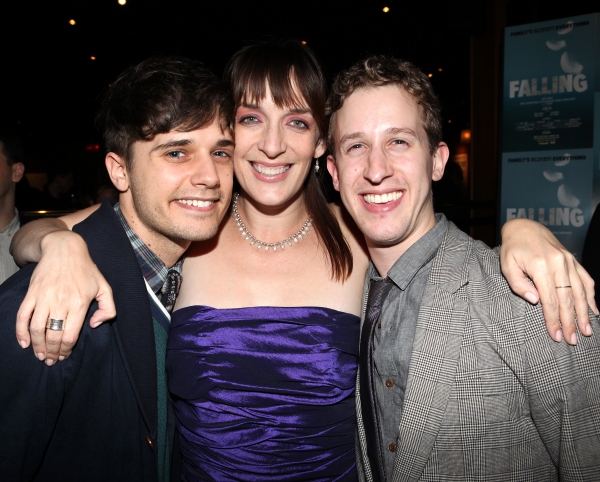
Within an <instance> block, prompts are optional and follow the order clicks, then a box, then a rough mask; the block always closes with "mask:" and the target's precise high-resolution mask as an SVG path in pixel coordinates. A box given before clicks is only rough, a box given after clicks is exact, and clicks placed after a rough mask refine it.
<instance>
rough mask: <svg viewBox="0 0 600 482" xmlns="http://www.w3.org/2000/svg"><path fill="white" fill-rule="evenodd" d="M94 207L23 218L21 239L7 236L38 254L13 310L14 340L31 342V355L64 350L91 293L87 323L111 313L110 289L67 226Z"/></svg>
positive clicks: (51, 355)
mask: <svg viewBox="0 0 600 482" xmlns="http://www.w3.org/2000/svg"><path fill="white" fill-rule="evenodd" d="M96 209H97V206H93V207H92V208H88V209H87V210H83V211H79V212H77V213H73V214H69V215H68V216H65V217H64V218H61V220H59V219H54V220H51V219H43V220H38V221H35V222H33V223H29V224H27V225H25V226H24V227H23V228H22V230H25V231H24V233H22V235H21V238H20V239H21V241H22V243H21V242H20V241H19V239H15V240H13V244H15V245H16V244H28V245H29V247H25V248H23V250H24V252H25V254H26V256H24V257H26V258H28V259H29V260H30V261H37V260H38V259H39V263H38V265H37V266H36V268H35V270H34V272H33V274H32V276H31V283H30V286H29V290H28V292H27V295H26V296H25V297H24V299H23V302H22V304H21V307H20V309H19V312H18V314H17V326H16V335H17V340H18V341H19V343H20V345H21V346H22V347H23V348H27V347H28V346H29V344H30V343H31V344H32V345H33V350H34V353H35V355H36V357H37V358H38V359H40V360H46V363H47V364H48V365H52V364H54V362H56V360H63V359H65V358H66V357H68V356H69V354H70V353H71V351H72V350H73V346H74V345H75V342H76V341H77V338H78V336H79V332H80V331H81V327H82V324H83V321H84V318H85V314H86V312H87V310H88V308H89V306H90V303H91V302H92V301H93V300H94V299H96V300H97V301H98V310H97V311H96V312H95V313H94V315H93V316H92V318H91V319H90V325H91V326H92V327H96V326H98V325H100V324H101V323H103V322H104V321H107V320H110V319H112V318H114V317H115V315H116V311H115V305H114V301H113V297H112V290H111V288H110V286H109V284H108V283H107V281H106V280H105V279H104V277H103V276H102V274H101V273H100V271H99V270H98V268H97V267H96V265H95V264H94V262H93V261H92V259H91V258H90V255H89V252H88V249H87V245H86V243H85V241H84V240H83V238H81V237H80V236H79V235H78V234H76V233H73V232H71V231H69V230H68V229H67V228H70V227H72V226H73V225H75V224H77V222H79V221H81V220H82V219H85V218H86V217H87V216H88V215H89V214H91V213H92V212H93V211H95V210H96ZM34 223H37V224H34ZM20 231H21V230H20ZM19 249H20V248H19ZM48 318H53V319H57V320H63V322H64V324H65V325H66V327H65V330H64V331H52V330H46V321H47V320H48Z"/></svg>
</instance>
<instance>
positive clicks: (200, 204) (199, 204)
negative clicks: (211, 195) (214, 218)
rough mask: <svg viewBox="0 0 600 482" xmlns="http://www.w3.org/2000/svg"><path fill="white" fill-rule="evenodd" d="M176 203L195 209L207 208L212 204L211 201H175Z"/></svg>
mask: <svg viewBox="0 0 600 482" xmlns="http://www.w3.org/2000/svg"><path fill="white" fill-rule="evenodd" d="M177 202H180V203H182V204H187V205H188V206H195V207H197V208H207V207H208V206H210V205H211V204H212V203H213V201H201V200H200V199H177Z"/></svg>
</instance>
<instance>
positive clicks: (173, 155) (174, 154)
mask: <svg viewBox="0 0 600 482" xmlns="http://www.w3.org/2000/svg"><path fill="white" fill-rule="evenodd" d="M183 156H185V152H182V151H169V152H167V157H170V158H172V159H179V158H180V157H183Z"/></svg>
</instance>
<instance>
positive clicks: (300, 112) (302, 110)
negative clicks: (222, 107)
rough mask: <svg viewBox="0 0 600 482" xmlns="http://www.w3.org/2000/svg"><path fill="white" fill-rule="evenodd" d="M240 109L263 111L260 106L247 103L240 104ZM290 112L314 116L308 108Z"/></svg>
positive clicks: (296, 108) (292, 109)
mask: <svg viewBox="0 0 600 482" xmlns="http://www.w3.org/2000/svg"><path fill="white" fill-rule="evenodd" d="M240 107H245V108H246V109H259V110H260V109H261V107H260V105H258V104H246V103H242V104H240ZM290 112H293V113H294V114H310V115H312V111H311V110H310V109H309V108H308V107H294V108H291V109H290Z"/></svg>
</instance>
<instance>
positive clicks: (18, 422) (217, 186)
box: [0, 58, 233, 481]
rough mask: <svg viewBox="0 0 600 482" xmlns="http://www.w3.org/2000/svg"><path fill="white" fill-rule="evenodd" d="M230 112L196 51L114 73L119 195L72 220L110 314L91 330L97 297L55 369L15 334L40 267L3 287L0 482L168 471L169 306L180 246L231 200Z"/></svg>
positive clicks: (212, 226) (110, 119)
mask: <svg viewBox="0 0 600 482" xmlns="http://www.w3.org/2000/svg"><path fill="white" fill-rule="evenodd" d="M231 112H232V107H231V99H230V94H229V91H228V89H227V87H226V86H225V85H224V84H223V83H222V82H221V81H220V80H219V79H217V78H216V77H215V76H214V75H213V74H212V73H210V72H209V71H207V70H206V69H205V68H203V67H202V65H200V64H199V63H197V62H194V61H191V60H186V59H173V58H162V59H152V60H148V61H145V62H142V63H141V64H139V65H137V66H135V67H132V68H130V69H127V70H126V71H125V72H124V73H123V74H122V75H121V76H120V77H119V78H118V79H117V81H116V82H114V83H113V85H112V87H111V89H110V91H109V92H108V94H107V96H106V98H105V100H104V103H103V106H102V110H101V114H100V121H101V123H102V125H103V127H104V137H105V142H106V147H107V151H108V153H107V155H106V167H107V170H108V173H109V176H110V178H111V180H112V182H113V184H114V185H115V186H116V188H117V189H118V190H119V192H120V195H119V202H118V203H114V202H113V201H109V200H106V201H105V202H104V203H103V204H102V206H101V207H100V208H99V209H98V210H97V211H96V212H95V213H93V214H92V215H90V216H89V218H87V219H86V220H84V221H83V222H81V223H79V224H77V225H76V226H75V227H74V229H73V231H74V232H75V233H78V234H79V235H81V237H82V238H83V240H85V242H86V243H87V246H88V249H89V251H90V254H91V257H92V259H93V260H94V262H95V263H96V265H97V266H98V269H99V270H100V272H101V273H102V274H103V275H104V277H105V278H106V280H107V281H108V283H109V285H110V288H109V289H108V291H110V289H112V293H113V294H114V298H115V305H116V312H117V316H116V318H115V320H114V323H104V324H103V325H101V326H99V327H97V328H96V329H94V330H92V329H91V327H90V320H91V321H92V324H94V323H93V316H94V314H95V313H96V314H97V313H98V310H97V308H98V305H97V303H94V304H92V306H91V308H90V309H89V310H88V314H87V320H86V324H85V325H86V326H85V328H84V329H83V331H82V333H81V336H80V338H79V340H78V342H77V346H76V347H75V348H74V350H73V353H72V355H71V356H70V357H69V358H68V359H66V360H65V361H64V362H63V363H60V364H58V365H57V366H55V367H52V368H50V367H49V366H47V365H46V364H44V363H40V362H39V361H38V360H36V359H35V358H34V357H32V356H31V354H30V353H28V350H22V349H21V348H20V347H19V346H18V344H16V343H15V342H14V320H15V318H16V316H17V311H18V309H19V305H20V304H21V302H22V301H23V298H24V296H25V294H26V291H27V288H28V286H29V284H30V281H31V273H32V269H33V267H34V265H30V266H27V267H26V268H23V269H22V270H21V271H20V272H19V273H17V274H16V275H14V276H13V277H12V278H10V279H9V280H7V281H6V282H5V283H4V284H3V285H2V287H0V320H2V323H0V372H2V390H0V407H2V409H1V410H0V433H1V437H0V453H2V456H1V457H0V474H2V480H44V481H46V480H65V481H80V480H86V481H90V480H98V481H109V480H110V481H115V480H122V481H135V480H138V481H165V480H168V479H169V477H170V470H171V463H170V459H171V455H172V454H171V451H172V446H173V437H174V427H173V423H172V422H173V420H172V416H171V409H170V404H169V399H168V392H167V387H166V381H165V367H164V362H165V351H166V338H167V331H168V327H169V322H170V310H171V309H172V308H173V303H174V299H175V297H176V296H177V291H178V288H179V284H180V283H181V273H180V269H181V262H182V255H183V253H184V251H185V250H186V249H187V247H188V246H189V244H190V242H191V241H198V240H204V239H208V238H211V237H212V236H214V235H215V233H216V232H217V229H218V226H219V224H220V222H221V220H222V219H223V216H224V215H225V213H226V212H227V209H228V206H229V202H230V199H231V189H232V183H233V165H232V154H233V140H232V136H231V133H230V131H229V125H230V115H231ZM75 216H77V215H75ZM74 221H78V219H74ZM49 236H51V235H49ZM59 236H66V237H67V238H68V236H69V233H62V234H59ZM55 309H56V310H57V311H56V313H52V312H51V313H49V314H48V315H49V316H48V323H47V325H46V326H47V330H48V332H55V333H60V331H61V330H63V329H64V325H65V324H68V323H69V320H68V319H67V320H64V319H61V316H60V315H59V314H58V313H59V311H60V307H56V308H55ZM83 309H84V310H85V309H87V307H84V308H83ZM109 311H110V310H109ZM102 316H103V317H107V316H111V314H107V313H106V312H105V313H103V315H102ZM112 316H114V313H113V314H112ZM54 330H56V331H54ZM32 336H33V334H32Z"/></svg>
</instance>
